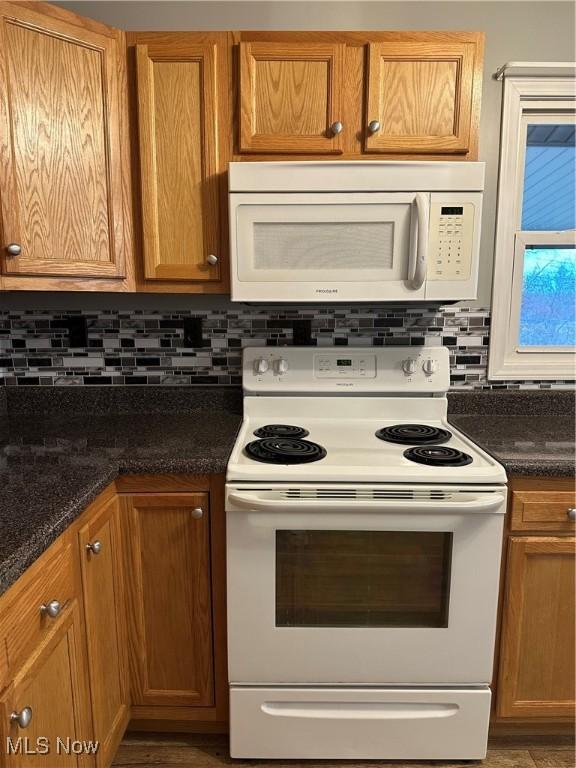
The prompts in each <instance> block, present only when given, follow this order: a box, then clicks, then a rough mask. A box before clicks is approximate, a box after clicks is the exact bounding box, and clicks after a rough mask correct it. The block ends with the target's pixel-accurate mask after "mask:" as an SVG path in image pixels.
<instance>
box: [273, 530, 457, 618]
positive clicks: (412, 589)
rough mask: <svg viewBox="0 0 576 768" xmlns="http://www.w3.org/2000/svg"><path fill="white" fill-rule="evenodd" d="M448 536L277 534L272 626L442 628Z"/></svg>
mask: <svg viewBox="0 0 576 768" xmlns="http://www.w3.org/2000/svg"><path fill="white" fill-rule="evenodd" d="M451 555H452V533H443V532H429V531H425V532H420V531H276V626H278V627H447V626H448V605H449V591H450V563H451Z"/></svg>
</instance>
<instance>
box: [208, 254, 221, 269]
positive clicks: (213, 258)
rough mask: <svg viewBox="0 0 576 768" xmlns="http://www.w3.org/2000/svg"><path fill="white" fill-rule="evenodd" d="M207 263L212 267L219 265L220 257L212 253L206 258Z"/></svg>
mask: <svg viewBox="0 0 576 768" xmlns="http://www.w3.org/2000/svg"><path fill="white" fill-rule="evenodd" d="M206 261H207V262H208V264H210V266H211V267H213V266H214V264H218V256H215V255H214V254H213V253H211V254H210V255H209V256H207V257H206Z"/></svg>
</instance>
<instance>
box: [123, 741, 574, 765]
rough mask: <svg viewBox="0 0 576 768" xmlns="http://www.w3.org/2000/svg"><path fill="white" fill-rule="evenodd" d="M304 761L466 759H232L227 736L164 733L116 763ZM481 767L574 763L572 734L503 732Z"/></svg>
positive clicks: (131, 745)
mask: <svg viewBox="0 0 576 768" xmlns="http://www.w3.org/2000/svg"><path fill="white" fill-rule="evenodd" d="M298 765H304V766H306V768H314V767H315V766H316V767H319V766H321V768H330V766H342V768H353V766H361V768H371V766H388V767H389V768H392V766H394V765H406V766H409V768H418V766H426V768H433V766H438V768H447V767H448V766H451V765H454V766H457V767H458V768H463V767H464V766H466V765H467V763H462V762H461V763H438V762H432V761H430V762H416V761H413V762H410V763H399V762H392V761H389V762H387V761H373V760H366V761H362V762H361V763H350V762H347V761H342V762H340V763H338V762H337V761H335V760H320V761H318V760H315V761H305V762H303V761H297V760H282V761H274V760H271V761H265V760H232V759H231V758H230V756H229V754H228V739H227V737H226V736H216V735H214V736H192V735H190V736H188V735H185V736H181V735H170V736H164V735H159V734H141V735H140V734H128V735H127V736H126V738H125V739H124V741H123V742H122V744H121V745H120V748H119V749H118V754H117V755H116V759H115V761H114V768H124V766H130V768H148V766H151V768H172V766H178V767H179V768H183V766H189V767H190V768H221V766H238V768H242V766H254V768H266V766H270V768H281V767H282V766H290V767H291V768H295V766H298ZM477 765H478V766H479V768H480V766H481V768H575V766H576V760H575V756H574V742H573V739H572V738H571V737H564V736H560V737H556V736H554V737H552V736H550V737H548V736H547V737H531V738H529V739H528V738H526V737H516V736H514V737H510V736H506V737H501V738H499V739H493V740H492V741H491V743H490V749H489V751H488V757H487V758H486V760H484V762H482V763H477Z"/></svg>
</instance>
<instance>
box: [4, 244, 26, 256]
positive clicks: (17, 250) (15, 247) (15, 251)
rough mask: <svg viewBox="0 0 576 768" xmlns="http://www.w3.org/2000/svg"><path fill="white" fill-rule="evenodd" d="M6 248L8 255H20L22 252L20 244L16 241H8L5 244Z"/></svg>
mask: <svg viewBox="0 0 576 768" xmlns="http://www.w3.org/2000/svg"><path fill="white" fill-rule="evenodd" d="M6 250H7V251H8V255H9V256H20V254H21V253H22V246H20V245H19V244H18V243H9V244H8V245H7V246H6Z"/></svg>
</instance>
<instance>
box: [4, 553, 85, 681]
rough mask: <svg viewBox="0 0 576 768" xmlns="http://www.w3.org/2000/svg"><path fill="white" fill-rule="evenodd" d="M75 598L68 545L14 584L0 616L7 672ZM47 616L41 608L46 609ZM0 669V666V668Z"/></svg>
mask: <svg viewBox="0 0 576 768" xmlns="http://www.w3.org/2000/svg"><path fill="white" fill-rule="evenodd" d="M74 597H75V589H74V575H73V562H72V549H71V546H70V544H69V543H68V542H66V543H62V545H61V546H57V547H56V549H55V550H54V551H52V552H51V553H50V555H49V557H48V559H47V560H44V558H41V560H40V561H39V562H38V563H37V564H35V567H34V571H33V573H32V574H30V576H29V577H28V576H25V577H24V582H23V583H22V584H20V582H17V584H16V585H15V590H14V595H13V597H12V595H9V602H8V604H7V605H6V609H5V610H3V611H2V615H1V616H0V637H2V636H4V637H5V638H6V652H7V656H8V665H9V668H10V673H11V674H14V671H15V669H17V667H18V665H19V664H20V663H21V662H23V661H24V660H25V659H26V658H27V656H28V655H29V654H30V652H31V650H33V649H34V648H36V647H37V646H38V645H39V644H40V643H41V642H42V641H43V640H44V638H45V636H46V635H47V634H48V633H49V631H50V629H52V628H53V627H54V625H55V624H56V623H57V622H58V621H59V619H60V615H61V614H62V613H63V609H64V607H65V606H66V605H67V604H68V603H69V602H70V601H71V600H72V599H73V598H74ZM52 601H57V602H58V603H59V605H60V610H58V606H57V605H55V604H52V606H51V611H52V614H53V615H49V612H48V611H47V610H43V608H42V606H45V607H47V608H49V607H50V606H49V604H50V603H52ZM0 666H1V665H0Z"/></svg>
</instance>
